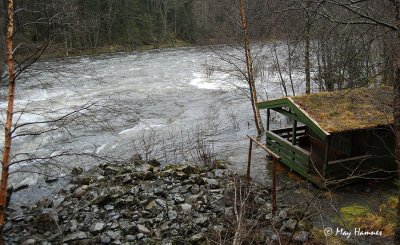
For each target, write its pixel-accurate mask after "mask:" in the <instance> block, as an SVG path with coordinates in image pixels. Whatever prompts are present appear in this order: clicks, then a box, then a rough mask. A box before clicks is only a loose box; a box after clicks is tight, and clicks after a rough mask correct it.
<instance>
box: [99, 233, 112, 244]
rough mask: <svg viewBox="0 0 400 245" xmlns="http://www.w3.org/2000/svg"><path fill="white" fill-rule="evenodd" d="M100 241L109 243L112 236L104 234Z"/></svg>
mask: <svg viewBox="0 0 400 245" xmlns="http://www.w3.org/2000/svg"><path fill="white" fill-rule="evenodd" d="M100 242H101V243H102V244H109V243H111V237H109V236H107V235H106V234H102V235H101V236H100Z"/></svg>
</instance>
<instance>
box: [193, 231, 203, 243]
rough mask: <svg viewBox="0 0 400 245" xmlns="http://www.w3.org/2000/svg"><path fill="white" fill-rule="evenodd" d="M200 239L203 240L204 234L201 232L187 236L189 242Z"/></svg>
mask: <svg viewBox="0 0 400 245" xmlns="http://www.w3.org/2000/svg"><path fill="white" fill-rule="evenodd" d="M202 240H204V235H203V234H202V233H197V234H194V235H193V236H191V237H190V238H189V241H190V242H199V241H202Z"/></svg>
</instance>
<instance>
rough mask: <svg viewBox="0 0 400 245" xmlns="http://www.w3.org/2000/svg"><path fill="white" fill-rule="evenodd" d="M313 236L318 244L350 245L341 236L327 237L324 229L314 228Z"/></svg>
mask: <svg viewBox="0 0 400 245" xmlns="http://www.w3.org/2000/svg"><path fill="white" fill-rule="evenodd" d="M311 235H312V237H313V240H314V241H317V243H316V244H330V245H345V244H348V242H347V241H346V240H344V238H343V237H341V236H325V234H324V230H323V229H318V228H313V229H312V230H311Z"/></svg>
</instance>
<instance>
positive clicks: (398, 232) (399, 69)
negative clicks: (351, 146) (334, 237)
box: [393, 0, 400, 244]
mask: <svg viewBox="0 0 400 245" xmlns="http://www.w3.org/2000/svg"><path fill="white" fill-rule="evenodd" d="M394 3H395V8H396V27H397V30H396V43H395V46H394V47H395V57H394V59H395V60H394V70H395V78H394V86H393V87H394V101H393V103H394V104H393V117H394V136H395V156H396V164H397V171H398V173H397V174H398V179H399V180H400V47H399V45H400V1H399V0H396V1H394ZM397 196H398V198H399V200H400V187H399V191H398V193H397ZM394 244H400V202H398V204H397V220H396V229H395V233H394Z"/></svg>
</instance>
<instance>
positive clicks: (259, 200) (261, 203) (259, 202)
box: [254, 195, 266, 205]
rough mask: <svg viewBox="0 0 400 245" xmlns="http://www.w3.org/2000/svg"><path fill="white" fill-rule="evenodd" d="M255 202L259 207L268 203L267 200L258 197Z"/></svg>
mask: <svg viewBox="0 0 400 245" xmlns="http://www.w3.org/2000/svg"><path fill="white" fill-rule="evenodd" d="M254 202H255V203H256V204H258V205H264V204H265V203H266V202H265V200H264V199H263V198H262V197H260V196H258V195H256V196H255V197H254Z"/></svg>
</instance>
